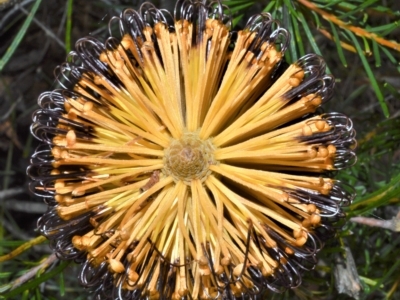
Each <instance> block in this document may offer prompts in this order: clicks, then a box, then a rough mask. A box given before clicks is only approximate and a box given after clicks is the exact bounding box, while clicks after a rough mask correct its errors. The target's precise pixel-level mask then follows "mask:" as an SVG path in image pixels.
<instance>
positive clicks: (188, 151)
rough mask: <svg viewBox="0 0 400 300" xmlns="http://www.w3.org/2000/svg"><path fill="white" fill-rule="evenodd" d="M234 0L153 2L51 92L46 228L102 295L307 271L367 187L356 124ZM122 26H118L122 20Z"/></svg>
mask: <svg viewBox="0 0 400 300" xmlns="http://www.w3.org/2000/svg"><path fill="white" fill-rule="evenodd" d="M226 11H228V10H227V8H226V7H224V6H223V5H222V4H221V2H220V1H212V2H206V1H196V0H193V1H189V0H183V1H178V3H177V4H176V8H175V13H174V17H172V16H171V15H170V14H169V13H168V12H166V11H164V10H159V9H157V8H155V7H154V6H153V5H152V4H150V3H145V4H143V5H142V6H141V8H140V10H139V11H135V10H133V9H126V10H125V11H123V12H122V14H121V15H120V17H118V18H113V19H112V20H111V22H110V32H112V29H113V28H114V27H115V26H114V25H115V24H116V23H117V24H118V26H119V32H120V34H114V35H112V36H111V37H110V38H108V39H107V40H106V41H104V42H102V41H100V40H98V39H96V38H93V37H86V38H83V39H80V40H79V41H78V42H77V43H76V50H75V51H74V52H71V53H70V54H69V56H68V57H67V60H66V62H65V63H64V64H62V65H61V66H59V67H58V68H57V79H58V81H59V83H60V85H61V86H62V88H61V89H58V90H54V91H51V92H46V93H43V94H42V95H41V96H40V97H39V104H40V106H41V109H40V110H38V111H37V112H36V113H35V114H34V117H33V121H34V123H33V125H32V133H33V134H34V135H35V136H36V137H37V138H38V139H39V140H41V141H43V145H42V146H40V147H39V148H38V149H37V150H36V153H35V154H34V155H33V156H32V165H31V167H30V168H29V170H28V173H29V174H30V176H31V177H32V179H33V190H34V191H35V192H36V194H38V195H40V196H43V197H45V199H47V203H48V205H49V210H48V212H47V213H46V214H45V215H44V216H43V217H42V218H41V219H40V220H39V222H38V226H39V229H40V231H41V233H42V234H43V235H45V236H46V237H47V238H48V239H49V240H50V245H51V247H52V248H53V249H54V251H55V252H56V253H57V255H58V256H59V257H60V258H62V259H74V260H76V261H78V262H81V263H82V264H83V266H82V271H81V273H80V276H79V277H80V281H81V283H82V284H83V285H84V286H87V287H90V288H92V289H94V290H95V292H96V295H97V297H98V298H99V299H106V298H110V299H115V298H120V299H235V298H238V297H240V298H241V299H242V298H243V299H250V298H254V297H255V295H258V294H261V293H263V292H264V291H265V290H268V289H269V290H273V291H282V290H284V289H286V288H293V287H296V286H298V285H299V284H300V283H301V275H302V273H303V271H304V270H305V269H311V268H313V266H314V265H315V263H316V254H317V252H318V250H319V249H320V248H321V247H322V244H323V241H324V240H325V239H326V238H327V237H329V236H331V235H332V234H334V232H335V227H334V225H335V223H336V222H337V221H339V220H340V219H341V218H342V217H343V212H342V208H341V207H342V206H343V205H346V204H347V203H349V202H350V201H351V200H352V198H353V197H354V195H353V190H352V189H351V188H350V187H348V186H346V185H345V184H343V183H341V182H339V181H337V180H335V179H332V178H331V177H332V176H333V175H334V174H335V171H336V170H340V169H342V168H344V167H346V166H348V165H351V164H352V163H353V162H354V161H355V154H354V152H353V148H354V144H355V132H354V130H353V126H352V122H351V120H349V119H348V118H347V117H345V116H344V115H341V114H339V113H323V112H322V111H321V110H320V109H319V107H320V105H321V104H323V103H324V102H325V101H327V100H328V99H329V98H330V97H331V95H332V90H333V85H334V79H333V78H332V76H330V75H327V74H326V73H325V63H324V61H323V59H322V58H321V57H319V56H317V55H314V54H309V55H306V56H304V57H302V58H301V59H300V60H298V61H297V62H296V63H294V64H292V65H287V64H285V63H284V62H283V55H284V52H285V50H286V47H287V44H288V41H289V33H288V32H287V31H286V30H285V29H283V28H281V27H280V25H279V22H277V21H276V20H273V19H272V18H271V15H269V14H267V13H262V14H259V15H255V16H253V17H252V18H250V19H249V21H248V22H247V25H246V26H245V28H244V29H243V30H241V31H238V32H233V31H231V28H230V26H231V19H230V17H229V16H228V15H226V14H225V13H226ZM113 26H114V27H113Z"/></svg>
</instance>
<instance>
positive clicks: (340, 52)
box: [329, 22, 347, 68]
mask: <svg viewBox="0 0 400 300" xmlns="http://www.w3.org/2000/svg"><path fill="white" fill-rule="evenodd" d="M329 24H330V25H331V29H332V33H333V37H334V39H335V44H336V49H337V52H338V55H339V59H340V61H341V62H342V64H343V66H345V67H346V68H347V61H346V57H345V56H344V52H343V48H342V45H341V44H340V38H339V34H338V32H337V30H336V27H335V25H334V24H333V23H332V22H329Z"/></svg>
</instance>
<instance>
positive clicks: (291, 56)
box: [282, 0, 298, 63]
mask: <svg viewBox="0 0 400 300" xmlns="http://www.w3.org/2000/svg"><path fill="white" fill-rule="evenodd" d="M284 2H285V5H284V6H283V7H282V10H283V24H284V26H285V27H286V29H287V30H288V31H289V32H290V33H291V39H290V41H289V49H288V50H289V51H287V52H286V56H287V57H286V59H287V61H288V63H292V62H294V61H297V59H298V54H297V49H296V43H297V41H296V36H295V34H293V32H294V29H293V24H292V21H291V17H290V14H289V7H290V3H288V2H290V1H288V0H284Z"/></svg>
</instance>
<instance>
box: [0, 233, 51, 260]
mask: <svg viewBox="0 0 400 300" xmlns="http://www.w3.org/2000/svg"><path fill="white" fill-rule="evenodd" d="M45 240H46V238H45V237H44V236H38V237H37V238H34V239H32V240H30V241H28V242H26V243H24V244H23V245H21V246H19V247H18V248H17V249H15V250H13V251H11V252H10V253H8V254H6V255H3V256H0V262H3V261H6V260H10V259H13V258H14V257H17V256H18V255H20V254H21V253H22V252H24V251H26V250H28V249H29V248H31V247H33V246H35V245H38V244H41V243H43V242H44V241H45Z"/></svg>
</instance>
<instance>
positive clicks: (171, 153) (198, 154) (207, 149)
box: [164, 132, 216, 184]
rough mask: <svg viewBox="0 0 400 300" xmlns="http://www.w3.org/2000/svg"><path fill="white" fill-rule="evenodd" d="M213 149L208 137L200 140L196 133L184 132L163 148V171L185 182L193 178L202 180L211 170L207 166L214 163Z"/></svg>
mask: <svg viewBox="0 0 400 300" xmlns="http://www.w3.org/2000/svg"><path fill="white" fill-rule="evenodd" d="M214 150H215V148H214V146H213V144H212V143H211V140H210V139H207V140H202V139H200V138H199V136H198V134H197V133H193V132H186V133H184V134H183V135H182V137H181V138H179V139H173V140H172V141H171V144H170V145H169V147H168V148H166V149H165V156H164V171H165V173H167V174H168V175H170V176H172V177H173V178H174V180H175V181H180V180H181V181H183V182H184V183H186V184H190V182H191V181H192V180H194V179H200V180H201V181H204V180H206V178H207V176H208V175H209V174H210V172H211V171H210V170H209V166H210V165H214V164H216V161H215V159H214Z"/></svg>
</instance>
